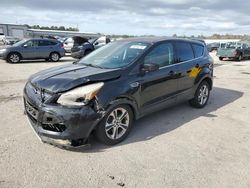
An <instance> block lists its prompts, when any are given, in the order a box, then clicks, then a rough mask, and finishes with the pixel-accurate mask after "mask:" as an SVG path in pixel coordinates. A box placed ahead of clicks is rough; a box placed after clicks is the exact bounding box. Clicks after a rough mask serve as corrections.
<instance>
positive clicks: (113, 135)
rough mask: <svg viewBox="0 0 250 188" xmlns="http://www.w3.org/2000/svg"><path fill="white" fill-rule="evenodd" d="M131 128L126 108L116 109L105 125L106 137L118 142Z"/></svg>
mask: <svg viewBox="0 0 250 188" xmlns="http://www.w3.org/2000/svg"><path fill="white" fill-rule="evenodd" d="M128 127H129V113H128V111H127V110H126V109H124V108H121V107H119V108H116V109H114V110H113V111H112V112H111V113H110V114H109V116H108V118H107V120H106V124H105V132H106V135H107V136H108V137H109V138H110V139H112V140H117V139H119V138H121V137H122V136H123V135H124V134H125V133H126V131H127V129H128Z"/></svg>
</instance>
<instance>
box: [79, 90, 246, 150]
mask: <svg viewBox="0 0 250 188" xmlns="http://www.w3.org/2000/svg"><path fill="white" fill-rule="evenodd" d="M242 96H243V93H242V92H239V91H236V90H230V89H225V88H218V87H214V88H213V90H212V92H211V96H210V99H209V101H208V104H207V106H206V107H205V108H202V109H196V108H192V107H190V106H189V105H188V104H187V103H182V104H179V105H177V106H174V107H172V108H168V109H164V110H161V111H159V112H155V113H153V114H151V115H148V116H146V117H144V118H142V119H140V120H138V121H136V122H135V123H134V127H133V129H132V130H131V132H130V135H129V136H128V137H127V138H126V139H125V140H124V141H123V142H122V143H120V144H118V145H116V146H106V145H103V144H101V143H99V142H97V141H96V140H95V139H94V138H91V141H90V144H91V147H90V148H89V149H87V150H86V149H85V150H84V149H82V150H81V149H79V150H76V151H75V152H85V153H92V152H103V151H105V149H107V148H110V147H117V146H122V145H126V144H131V143H135V142H142V141H145V140H150V139H153V138H155V137H157V136H159V135H162V134H166V133H168V132H170V131H173V130H175V129H177V128H178V127H180V126H182V125H184V124H186V123H188V122H190V121H192V120H194V119H196V118H199V117H200V116H205V117H208V118H214V117H217V116H216V115H214V114H213V112H214V111H216V110H217V109H219V108H223V107H224V106H226V105H228V104H230V103H233V102H234V101H236V100H237V99H239V98H241V97H242Z"/></svg>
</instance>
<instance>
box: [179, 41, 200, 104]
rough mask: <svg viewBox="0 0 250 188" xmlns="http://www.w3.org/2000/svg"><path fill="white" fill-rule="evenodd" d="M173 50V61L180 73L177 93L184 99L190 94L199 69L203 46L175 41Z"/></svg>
mask: <svg viewBox="0 0 250 188" xmlns="http://www.w3.org/2000/svg"><path fill="white" fill-rule="evenodd" d="M175 51H176V58H175V63H176V65H177V66H178V72H179V73H180V74H181V77H180V78H179V80H178V94H179V98H180V99H181V98H183V99H186V98H188V97H189V96H190V95H191V94H192V88H193V86H194V82H195V79H196V77H197V75H198V74H199V72H200V70H201V66H202V56H203V54H204V46H203V45H200V44H196V43H194V44H191V43H189V42H180V41H177V42H176V43H175Z"/></svg>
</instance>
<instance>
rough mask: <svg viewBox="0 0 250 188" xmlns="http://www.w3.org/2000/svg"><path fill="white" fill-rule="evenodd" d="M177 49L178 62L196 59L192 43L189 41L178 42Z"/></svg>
mask: <svg viewBox="0 0 250 188" xmlns="http://www.w3.org/2000/svg"><path fill="white" fill-rule="evenodd" d="M175 49H176V61H177V63H180V62H183V61H188V60H191V59H194V53H193V49H192V47H191V44H189V43H187V42H176V43H175Z"/></svg>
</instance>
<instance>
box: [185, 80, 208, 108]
mask: <svg viewBox="0 0 250 188" xmlns="http://www.w3.org/2000/svg"><path fill="white" fill-rule="evenodd" d="M209 95H210V85H209V84H208V82H207V81H202V82H201V83H200V85H199V87H198V88H197V90H196V92H195V95H194V98H193V99H191V100H190V101H189V103H190V105H191V106H193V107H195V108H203V107H204V106H206V104H207V102H208V99H209Z"/></svg>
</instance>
